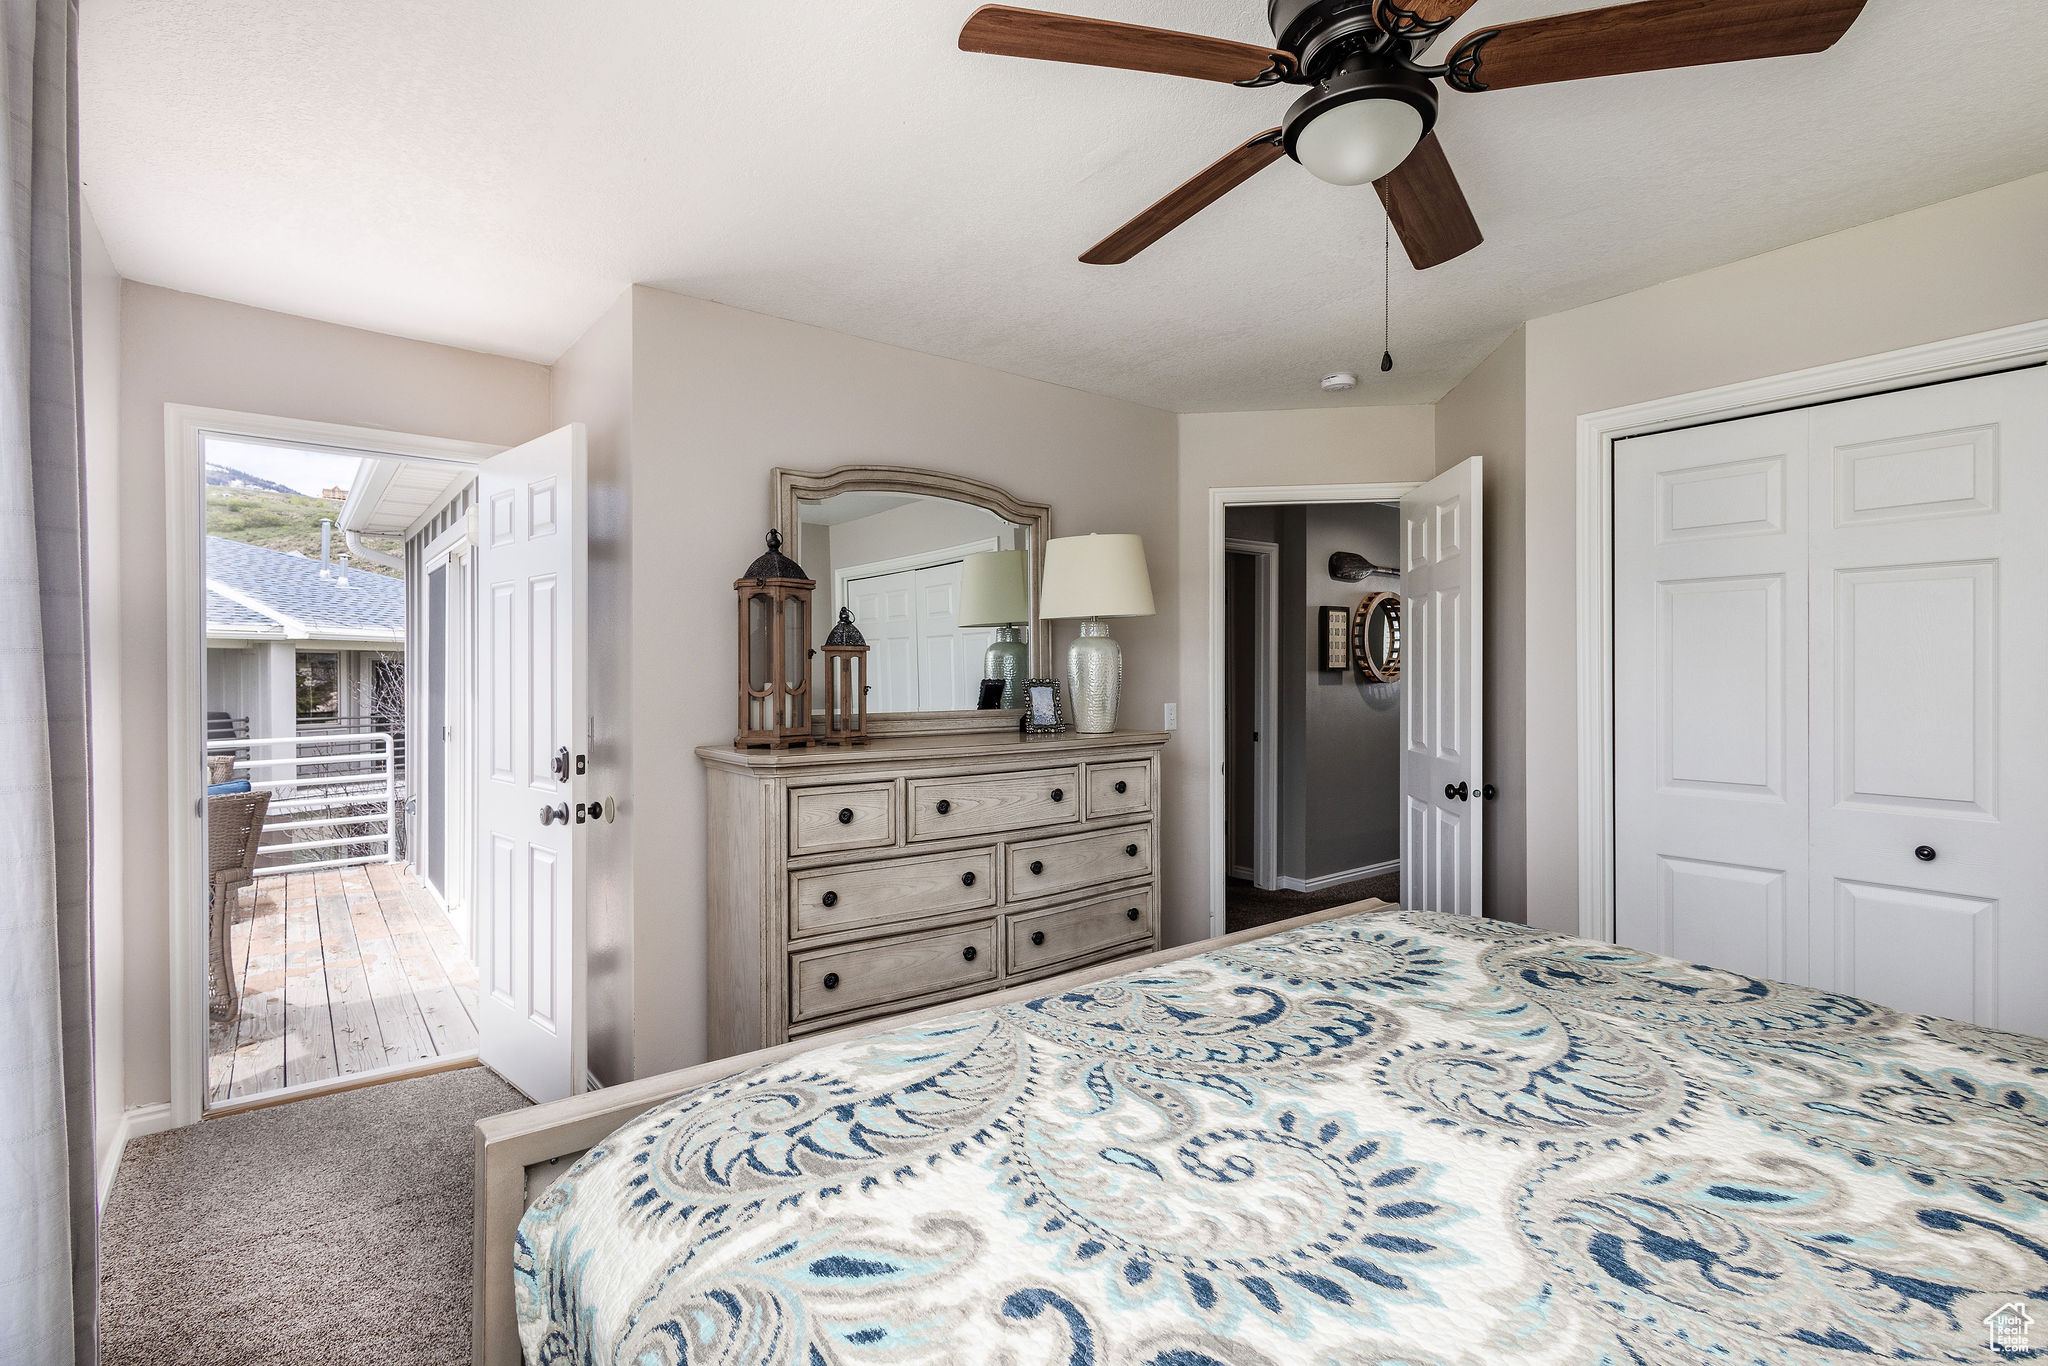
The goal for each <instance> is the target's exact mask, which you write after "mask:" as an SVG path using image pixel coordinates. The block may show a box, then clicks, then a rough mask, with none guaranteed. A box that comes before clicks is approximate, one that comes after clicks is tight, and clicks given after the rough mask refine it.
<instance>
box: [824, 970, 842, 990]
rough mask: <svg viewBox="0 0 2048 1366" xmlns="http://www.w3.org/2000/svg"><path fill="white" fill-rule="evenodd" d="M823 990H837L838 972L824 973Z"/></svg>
mask: <svg viewBox="0 0 2048 1366" xmlns="http://www.w3.org/2000/svg"><path fill="white" fill-rule="evenodd" d="M825 990H827V991H837V990H839V974H838V973H836V972H828V973H826V974H825Z"/></svg>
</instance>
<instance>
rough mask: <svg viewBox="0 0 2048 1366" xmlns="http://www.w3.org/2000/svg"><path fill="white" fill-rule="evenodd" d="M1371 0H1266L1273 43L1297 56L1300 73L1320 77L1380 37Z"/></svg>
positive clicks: (1309, 76) (1317, 79)
mask: <svg viewBox="0 0 2048 1366" xmlns="http://www.w3.org/2000/svg"><path fill="white" fill-rule="evenodd" d="M1373 10H1374V0H1267V4H1266V21H1267V22H1268V23H1269V24H1271V25H1272V26H1273V44H1274V46H1276V47H1278V48H1280V49H1281V50H1282V51H1284V52H1291V53H1293V54H1294V55H1295V58H1296V59H1297V67H1298V69H1299V70H1300V72H1301V74H1302V75H1303V76H1304V77H1306V78H1307V79H1309V80H1312V81H1319V80H1321V79H1323V77H1325V76H1327V75H1328V74H1329V73H1330V71H1331V70H1333V69H1334V68H1335V67H1336V65H1337V63H1338V62H1340V61H1342V60H1343V59H1344V57H1345V56H1346V55H1349V54H1352V53H1355V52H1358V51H1361V50H1363V49H1364V48H1366V47H1367V46H1369V45H1372V44H1374V43H1376V42H1377V41H1378V40H1379V32H1380V29H1379V23H1378V21H1377V20H1376V19H1374V17H1373Z"/></svg>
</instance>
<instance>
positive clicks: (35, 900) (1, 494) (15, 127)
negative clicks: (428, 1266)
mask: <svg viewBox="0 0 2048 1366" xmlns="http://www.w3.org/2000/svg"><path fill="white" fill-rule="evenodd" d="M77 28H78V26H77V13H76V9H75V6H74V4H73V3H72V0H0V61H4V63H5V65H4V67H0V96H4V98H5V100H6V104H7V129H6V140H5V149H6V150H5V154H4V155H5V159H6V164H5V168H4V169H5V177H4V179H0V195H4V196H5V207H6V214H5V218H4V220H0V236H4V246H5V253H6V269H5V271H4V272H0V811H4V812H5V813H6V814H5V817H4V819H0V1038H4V1039H5V1040H6V1041H7V1044H6V1047H5V1048H4V1049H0V1229H4V1230H5V1231H6V1236H7V1238H8V1240H9V1244H10V1245H9V1248H8V1252H7V1255H6V1256H5V1257H0V1357H4V1358H5V1359H6V1360H7V1361H9V1362H15V1361H21V1362H35V1363H63V1362H72V1361H76V1362H83V1363H90V1362H92V1361H93V1360H94V1359H95V1357H96V1355H97V1353H96V1344H95V1340H94V1339H95V1335H94V1330H93V1303H94V1297H95V1290H96V1288H97V1282H98V1279H99V1278H98V1267H97V1263H98V1248H97V1242H96V1238H95V1227H94V1224H95V1211H94V1208H93V1204H94V1201H93V1194H94V1185H93V1116H92V975H91V933H90V921H89V919H88V912H87V907H88V904H89V899H90V897H89V891H90V889H89V887H88V878H89V868H90V864H89V862H88V859H87V847H88V839H89V831H88V828H87V822H88V821H89V819H90V809H91V808H90V805H89V801H88V791H87V788H88V782H89V776H88V752H87V744H86V692H85V668H86V661H85V585H84V567H85V553H84V552H85V528H84V526H83V524H82V521H81V510H82V508H83V505H84V498H83V495H82V489H81V487H80V480H81V475H82V464H81V461H80V458H79V432H78V415H79V406H80V404H79V362H78V353H79V349H78V318H79V304H78V169H77V128H78V117H77V99H76V92H75V90H74V73H75V72H76V70H77V53H76V48H75V46H74V44H75V37H76V34H77Z"/></svg>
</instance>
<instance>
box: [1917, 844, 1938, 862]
mask: <svg viewBox="0 0 2048 1366" xmlns="http://www.w3.org/2000/svg"><path fill="white" fill-rule="evenodd" d="M1913 857H1914V858H1916V859H1919V860H1920V861H1921V862H1922V863H1932V862H1934V846H1933V845H1931V844H1923V845H1921V846H1920V847H1919V848H1918V849H1915V850H1914V851H1913Z"/></svg>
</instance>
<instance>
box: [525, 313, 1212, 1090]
mask: <svg viewBox="0 0 2048 1366" xmlns="http://www.w3.org/2000/svg"><path fill="white" fill-rule="evenodd" d="M632 313H633V320H632V325H633V426H632V439H631V453H632V454H631V464H632V476H631V478H632V490H633V503H632V507H633V517H634V522H635V525H634V532H633V536H632V551H631V554H632V575H633V579H634V582H635V583H636V584H637V585H638V586H639V587H638V591H636V592H635V594H634V596H633V603H632V609H631V619H632V638H633V659H632V664H631V676H632V701H631V712H632V722H631V729H630V734H631V737H632V744H633V750H634V753H633V801H632V804H631V807H630V809H629V810H628V813H627V815H626V817H625V818H624V819H622V821H621V824H622V825H630V826H631V827H632V829H633V831H634V832H635V834H634V838H633V845H632V861H633V885H634V888H635V893H636V911H635V922H636V923H635V927H634V935H633V945H634V978H635V983H634V992H633V1003H634V1004H633V1013H634V1055H633V1062H634V1068H635V1070H636V1071H637V1072H639V1073H641V1074H643V1075H644V1074H646V1073H648V1072H653V1071H659V1070H661V1069H663V1068H669V1067H677V1066H681V1065H683V1064H685V1063H689V1062H693V1061H695V1060H697V1059H699V1058H701V1057H703V1056H704V1050H705V1036H704V1009H705V987H704V915H705V909H704V896H705V890H704V774H703V770H702V767H701V766H700V764H699V763H698V761H697V759H696V756H695V755H694V753H693V752H692V751H693V750H694V748H695V747H696V746H698V745H702V744H730V743H732V733H733V719H734V717H733V709H734V701H733V672H732V670H733V664H732V655H731V645H730V642H731V639H732V613H733V611H734V607H733V598H732V592H731V584H732V581H733V579H734V578H735V577H737V575H738V574H739V573H740V571H741V570H743V569H744V568H745V567H746V565H747V563H748V562H749V561H750V560H752V559H753V558H754V556H755V555H757V554H759V553H760V549H761V538H762V537H763V535H765V533H766V531H767V529H768V524H769V519H770V515H771V513H770V509H769V505H768V504H769V490H768V472H769V470H770V469H771V468H773V467H774V466H776V465H786V466H790V467H793V468H796V469H823V468H826V467H828V466H832V465H839V464H848V463H886V464H902V465H920V466H925V467H928V468H932V469H939V470H950V471H955V472H958V473H962V474H969V475H973V476H975V477H977V478H980V479H984V480H987V481H989V482H991V483H994V484H997V485H999V486H1001V487H1004V488H1007V489H1010V490H1011V491H1013V492H1014V493H1016V494H1017V495H1018V496H1019V497H1023V498H1030V499H1035V500H1039V501H1043V502H1046V503H1049V504H1051V506H1052V510H1053V532H1054V534H1055V535H1072V534H1075V533H1078V532H1088V531H1134V532H1137V533H1139V534H1140V535H1142V536H1143V537H1144V538H1145V545H1146V550H1147V554H1148V556H1149V558H1150V561H1151V565H1152V572H1153V586H1154V589H1155V596H1156V597H1157V600H1158V604H1159V615H1158V616H1156V617H1152V618H1150V619H1146V620H1136V621H1126V622H1119V623H1118V624H1117V636H1118V638H1119V639H1120V640H1121V641H1122V642H1123V645H1124V649H1125V656H1124V658H1125V666H1126V679H1125V688H1126V703H1125V708H1126V709H1125V712H1124V717H1123V722H1124V724H1126V725H1133V726H1136V725H1148V724H1155V721H1156V718H1157V717H1158V716H1159V714H1160V709H1161V705H1162V704H1163V703H1164V702H1167V701H1169V700H1171V699H1172V698H1173V697H1174V684H1175V674H1176V667H1177V661H1176V659H1175V656H1174V650H1173V640H1174V630H1175V622H1176V620H1177V618H1176V611H1177V606H1178V604H1177V601H1176V584H1175V581H1174V577H1173V566H1174V565H1175V564H1176V563H1177V555H1178V546H1177V545H1176V539H1175V538H1176V530H1175V523H1174V515H1173V508H1172V502H1171V498H1170V496H1169V495H1168V494H1166V493H1165V492H1164V491H1165V490H1170V489H1171V488H1172V487H1173V479H1174V475H1173V470H1174V431H1175V429H1174V419H1173V418H1172V416H1171V415H1169V414H1166V413H1162V412H1159V411H1157V410H1155V409H1151V408H1143V407H1139V406H1137V405H1136V404H1131V403H1124V402H1120V401H1118V400H1115V399H1107V398H1102V397H1099V396H1096V395H1093V394H1084V393H1081V392H1079V391H1077V390H1073V389H1063V388H1060V387H1058V386H1056V385H1051V384H1045V383H1041V382H1039V381H1036V380H1028V379H1020V378H1018V377H1016V376H1014V375H1007V374H1003V373H1000V372H998V371H994V370H988V369H983V368H981V367H979V366H974V365H967V364H963V363H961V362H958V361H951V360H943V359H940V358H938V357H935V356H928V355H923V354H920V353H918V352H914V351H906V350H902V349H900V348H898V347H893V346H884V345H881V344H880V343H876V342H868V341H861V340H858V339H856V338H853V337H848V336H844V335H841V334H838V333H834V332H827V331H824V330H822V329H819V328H815V327H806V326H802V325H800V324H796V323H790V322H784V321H781V320H779V319H775V318H768V317H763V316H761V315H760V314H755V313H747V312H743V311H741V310H739V309H734V308H727V307H724V306H722V305H718V304H711V303H704V302H702V301H700V300H696V299H688V298H683V297H681V296H679V295H675V294H669V293H665V292H663V291H661V290H656V289H648V288H637V289H635V290H634V291H633V294H632ZM563 415H564V416H565V417H571V416H574V414H572V413H569V412H568V411H567V410H566V409H565V410H564V412H563ZM1069 635H1070V632H1067V631H1060V632H1055V641H1054V643H1055V645H1056V647H1058V648H1064V644H1065V641H1066V639H1068V638H1069ZM1054 657H1055V658H1059V656H1058V655H1057V654H1056V655H1055V656H1054ZM1183 762H1184V761H1183V760H1182V758H1181V757H1180V756H1179V754H1178V753H1176V752H1175V748H1174V747H1173V746H1169V747H1168V753H1167V758H1166V764H1167V768H1168V772H1169V773H1170V774H1171V773H1176V772H1177V771H1178V769H1179V768H1180V767H1181V765H1182V764H1183ZM1180 873H1181V870H1180V869H1179V868H1178V867H1177V866H1176V865H1175V864H1173V863H1172V862H1169V864H1168V867H1167V881H1168V886H1169V887H1172V886H1174V885H1176V884H1177V882H1178V879H1179V877H1180ZM1172 895H1173V893H1171V892H1169V898H1171V896H1172Z"/></svg>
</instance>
